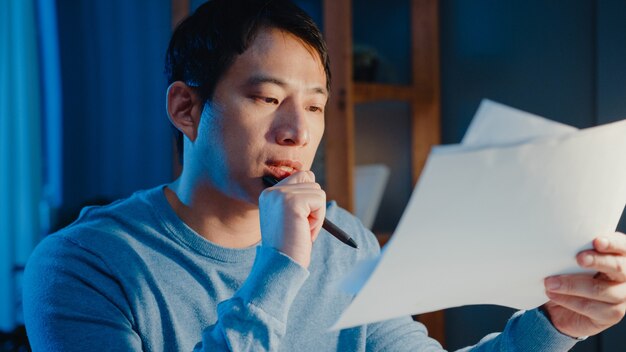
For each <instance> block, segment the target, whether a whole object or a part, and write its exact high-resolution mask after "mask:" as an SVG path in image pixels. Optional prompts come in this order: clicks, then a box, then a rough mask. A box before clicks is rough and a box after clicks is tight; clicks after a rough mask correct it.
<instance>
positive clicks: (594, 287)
mask: <svg viewBox="0 0 626 352" xmlns="http://www.w3.org/2000/svg"><path fill="white" fill-rule="evenodd" d="M545 287H546V291H548V292H553V293H558V294H563V295H568V296H576V297H581V298H588V299H592V300H597V301H601V302H605V303H613V304H619V303H622V302H624V301H625V300H626V284H618V283H614V282H611V281H606V280H602V279H596V278H594V277H593V276H590V275H584V274H576V275H563V276H554V277H549V278H547V279H546V280H545Z"/></svg>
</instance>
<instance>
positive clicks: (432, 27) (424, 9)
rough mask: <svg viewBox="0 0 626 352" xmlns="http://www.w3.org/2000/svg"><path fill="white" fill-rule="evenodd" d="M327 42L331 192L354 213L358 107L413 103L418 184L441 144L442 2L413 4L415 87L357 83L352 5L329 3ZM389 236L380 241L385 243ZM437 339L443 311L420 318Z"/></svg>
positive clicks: (414, 176)
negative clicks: (386, 102) (375, 103)
mask: <svg viewBox="0 0 626 352" xmlns="http://www.w3.org/2000/svg"><path fill="white" fill-rule="evenodd" d="M324 26H325V34H326V43H327V45H328V51H329V55H330V57H331V72H332V76H333V83H332V84H333V87H332V93H331V97H330V100H329V102H328V104H327V106H326V137H325V142H326V155H325V160H326V165H325V166H326V192H327V194H328V197H329V198H330V199H334V200H336V201H337V203H339V204H340V205H341V206H342V207H344V208H346V209H347V210H349V211H352V210H354V167H355V156H354V155H355V150H354V142H355V136H354V123H355V122H354V103H363V102H373V101H383V100H395V101H397V100H400V101H407V102H409V103H410V104H411V136H412V140H411V162H412V165H411V170H412V172H411V176H412V180H413V184H414V185H415V183H416V182H417V180H418V178H419V175H420V173H421V171H422V168H423V167H424V164H425V162H426V158H427V157H428V153H429V152H430V148H431V147H432V146H433V145H436V144H439V143H440V140H441V137H440V135H441V132H440V131H441V129H440V120H441V117H440V116H441V111H440V100H441V98H440V74H439V1H438V0H412V1H411V34H412V37H411V55H412V60H411V62H412V78H413V79H412V82H411V85H410V86H398V85H389V84H377V83H353V82H352V4H351V1H350V0H342V1H336V0H324ZM387 239H388V236H386V237H382V238H380V240H381V243H383V244H384V242H386V240H387ZM417 319H418V320H419V321H421V322H422V323H424V324H425V325H426V326H427V327H428V330H429V334H430V336H431V337H433V338H435V339H436V340H438V341H439V342H440V343H441V344H442V345H443V344H444V343H445V332H444V313H443V311H439V312H434V313H428V314H422V315H420V316H419V317H417Z"/></svg>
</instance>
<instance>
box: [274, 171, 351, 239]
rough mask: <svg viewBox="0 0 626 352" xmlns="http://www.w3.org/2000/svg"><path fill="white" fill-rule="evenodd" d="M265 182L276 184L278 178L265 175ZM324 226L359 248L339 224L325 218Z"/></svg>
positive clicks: (337, 236)
mask: <svg viewBox="0 0 626 352" xmlns="http://www.w3.org/2000/svg"><path fill="white" fill-rule="evenodd" d="M263 183H264V184H265V185H266V186H267V187H271V186H274V185H275V184H277V183H278V180H277V179H276V178H274V177H272V176H263ZM322 228H323V229H324V230H326V231H328V233H330V234H331V235H333V236H335V238H336V239H338V240H339V241H341V242H343V243H345V244H347V245H348V246H350V247H352V248H359V247H358V246H357V245H356V242H354V240H353V239H352V237H350V236H349V235H348V234H347V233H345V232H344V231H343V230H342V229H340V228H339V227H338V226H337V225H335V224H333V223H332V222H331V221H330V220H328V219H326V218H324V223H323V224H322Z"/></svg>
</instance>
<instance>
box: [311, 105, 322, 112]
mask: <svg viewBox="0 0 626 352" xmlns="http://www.w3.org/2000/svg"><path fill="white" fill-rule="evenodd" d="M309 111H311V112H322V111H323V110H322V108H321V107H319V106H310V107H309Z"/></svg>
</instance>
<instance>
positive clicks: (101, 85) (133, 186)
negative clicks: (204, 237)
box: [57, 0, 172, 222]
mask: <svg viewBox="0 0 626 352" xmlns="http://www.w3.org/2000/svg"><path fill="white" fill-rule="evenodd" d="M57 1H58V23H59V45H60V55H61V72H62V84H63V85H62V88H63V170H62V173H63V184H62V190H63V192H62V198H63V205H62V211H65V213H66V214H65V215H66V218H67V219H66V220H67V221H66V222H68V221H70V220H72V219H73V218H74V217H75V215H76V211H77V210H78V209H79V208H80V207H81V206H82V205H85V204H87V203H100V202H106V201H108V200H113V199H117V198H120V197H126V196H128V195H130V194H131V193H132V192H133V191H136V190H138V189H142V188H147V187H152V186H156V185H158V184H161V183H165V182H168V181H170V179H171V177H172V176H171V175H172V133H171V129H170V124H169V121H168V120H167V115H166V112H165V90H166V88H167V85H166V81H165V76H164V74H163V61H164V57H165V50H166V48H167V44H168V40H169V37H170V35H171V28H170V26H171V25H170V21H171V0H156V1H147V0H145V1H125V0H107V1H71V0H57ZM68 212H69V214H67V213H68Z"/></svg>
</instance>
